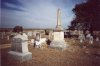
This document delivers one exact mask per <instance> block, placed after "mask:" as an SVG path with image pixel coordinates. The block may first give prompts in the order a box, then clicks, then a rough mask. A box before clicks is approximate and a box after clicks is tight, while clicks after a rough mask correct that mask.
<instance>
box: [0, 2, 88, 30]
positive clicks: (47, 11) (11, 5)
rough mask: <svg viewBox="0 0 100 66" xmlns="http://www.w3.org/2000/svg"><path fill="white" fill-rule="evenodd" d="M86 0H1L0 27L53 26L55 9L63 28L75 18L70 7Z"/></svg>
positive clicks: (54, 23) (55, 14)
mask: <svg viewBox="0 0 100 66" xmlns="http://www.w3.org/2000/svg"><path fill="white" fill-rule="evenodd" d="M83 2H86V0H1V16H0V18H1V27H2V28H13V27H15V26H17V25H20V26H23V28H55V27H56V24H57V9H58V8H60V10H61V23H62V27H63V28H64V29H66V28H68V26H69V25H70V22H71V21H72V20H73V18H75V15H74V13H73V12H72V9H73V8H74V7H75V5H76V4H79V3H83Z"/></svg>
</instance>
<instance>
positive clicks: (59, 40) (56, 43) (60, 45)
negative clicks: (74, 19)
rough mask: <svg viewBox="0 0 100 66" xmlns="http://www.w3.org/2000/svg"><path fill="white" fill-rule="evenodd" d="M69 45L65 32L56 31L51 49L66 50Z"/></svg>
mask: <svg viewBox="0 0 100 66" xmlns="http://www.w3.org/2000/svg"><path fill="white" fill-rule="evenodd" d="M67 46H68V45H67V44H66V42H65V40H64V32H63V31H61V30H54V37H53V41H52V42H51V44H50V47H51V48H54V49H60V50H65V49H66V47H67Z"/></svg>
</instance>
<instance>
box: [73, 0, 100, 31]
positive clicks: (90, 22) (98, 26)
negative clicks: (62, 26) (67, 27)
mask: <svg viewBox="0 0 100 66" xmlns="http://www.w3.org/2000/svg"><path fill="white" fill-rule="evenodd" d="M73 12H74V13H75V15H76V17H75V19H74V20H73V21H72V22H71V27H73V28H74V29H79V28H81V30H84V31H85V30H89V31H91V32H93V31H94V30H100V0H88V1H87V2H86V3H81V4H76V6H75V8H73Z"/></svg>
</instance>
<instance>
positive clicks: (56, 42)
mask: <svg viewBox="0 0 100 66" xmlns="http://www.w3.org/2000/svg"><path fill="white" fill-rule="evenodd" d="M50 47H51V48H55V49H61V50H64V49H66V47H67V44H66V42H65V40H64V32H63V28H62V26H61V12H60V9H58V10H57V26H56V28H55V29H54V36H53V41H52V42H51V44H50Z"/></svg>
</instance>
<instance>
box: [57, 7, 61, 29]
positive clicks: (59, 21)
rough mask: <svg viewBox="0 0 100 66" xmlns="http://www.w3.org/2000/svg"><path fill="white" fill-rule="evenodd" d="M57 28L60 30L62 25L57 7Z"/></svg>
mask: <svg viewBox="0 0 100 66" xmlns="http://www.w3.org/2000/svg"><path fill="white" fill-rule="evenodd" d="M56 29H57V30H62V26H61V11H60V9H59V8H58V10H57V26H56Z"/></svg>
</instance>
